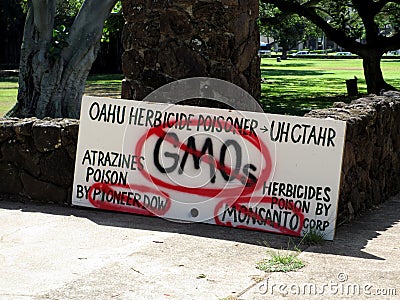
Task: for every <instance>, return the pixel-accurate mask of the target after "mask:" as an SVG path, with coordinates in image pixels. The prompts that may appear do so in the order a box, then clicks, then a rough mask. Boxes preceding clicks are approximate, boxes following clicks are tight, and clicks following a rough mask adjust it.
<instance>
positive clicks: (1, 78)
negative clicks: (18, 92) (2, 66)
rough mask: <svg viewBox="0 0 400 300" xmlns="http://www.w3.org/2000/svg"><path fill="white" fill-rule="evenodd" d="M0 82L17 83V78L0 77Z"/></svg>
mask: <svg viewBox="0 0 400 300" xmlns="http://www.w3.org/2000/svg"><path fill="white" fill-rule="evenodd" d="M0 82H13V83H18V77H14V76H13V77H0Z"/></svg>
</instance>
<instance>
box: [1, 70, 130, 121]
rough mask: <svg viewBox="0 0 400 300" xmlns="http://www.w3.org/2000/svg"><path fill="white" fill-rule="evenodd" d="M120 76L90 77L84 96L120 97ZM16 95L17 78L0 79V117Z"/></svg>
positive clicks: (14, 100) (121, 77) (11, 104)
mask: <svg viewBox="0 0 400 300" xmlns="http://www.w3.org/2000/svg"><path fill="white" fill-rule="evenodd" d="M123 78H124V76H123V75H121V74H106V75H91V76H89V78H88V80H87V82H86V89H85V94H86V95H91V96H99V97H111V98H120V97H121V81H122V79H123ZM17 93H18V78H17V77H4V78H0V117H1V116H4V114H5V113H6V112H8V111H9V110H10V109H11V108H12V106H13V105H14V104H15V102H16V99H17Z"/></svg>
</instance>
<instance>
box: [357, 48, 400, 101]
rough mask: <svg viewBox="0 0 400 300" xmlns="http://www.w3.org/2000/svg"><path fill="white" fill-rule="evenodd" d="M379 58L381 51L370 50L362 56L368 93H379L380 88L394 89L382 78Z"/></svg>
mask: <svg viewBox="0 0 400 300" xmlns="http://www.w3.org/2000/svg"><path fill="white" fill-rule="evenodd" d="M381 58H382V54H381V53H373V52H372V51H370V52H369V53H368V54H366V55H364V56H363V57H362V59H363V67H364V76H365V81H366V83H367V91H368V94H376V95H380V93H381V91H382V90H395V89H396V88H394V87H393V86H391V85H390V84H388V83H387V82H386V81H385V79H384V78H383V75H382V70H381Z"/></svg>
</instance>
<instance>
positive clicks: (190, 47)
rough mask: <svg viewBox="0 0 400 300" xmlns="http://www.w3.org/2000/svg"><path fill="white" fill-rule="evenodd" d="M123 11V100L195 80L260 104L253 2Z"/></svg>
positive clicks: (159, 4)
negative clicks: (238, 90) (226, 86)
mask: <svg viewBox="0 0 400 300" xmlns="http://www.w3.org/2000/svg"><path fill="white" fill-rule="evenodd" d="M122 7H123V11H124V16H125V19H126V24H125V27H124V31H123V37H122V40H123V44H124V48H125V53H124V55H123V57H122V66H123V73H124V75H125V80H124V81H123V84H122V98H125V99H136V100H142V99H143V98H144V97H146V96H147V95H148V94H149V93H151V92H152V91H153V90H155V89H157V88H158V87H160V86H163V85H165V84H167V83H170V82H172V81H174V80H178V79H183V78H189V77H197V76H201V77H215V78H218V79H223V80H226V81H229V82H232V83H234V84H236V85H238V86H240V87H242V88H243V89H245V90H246V91H248V92H249V93H250V94H251V95H252V96H253V97H254V98H255V99H258V98H259V96H260V89H261V86H260V59H259V57H258V55H257V51H258V45H259V33H258V27H257V24H256V22H257V17H258V1H256V0H241V1H237V0H215V1H214V0H213V1H210V0H205V1H188V0H180V1H144V0H123V1H122ZM204 105H205V104H204ZM204 105H203V106H204ZM207 105H213V106H215V105H216V104H215V102H214V103H207Z"/></svg>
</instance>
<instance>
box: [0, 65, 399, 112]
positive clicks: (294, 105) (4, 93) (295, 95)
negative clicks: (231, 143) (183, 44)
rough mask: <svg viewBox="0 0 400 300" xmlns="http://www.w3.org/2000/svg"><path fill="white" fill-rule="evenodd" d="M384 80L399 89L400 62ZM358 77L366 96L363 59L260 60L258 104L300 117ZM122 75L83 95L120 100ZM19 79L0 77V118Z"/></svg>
mask: <svg viewBox="0 0 400 300" xmlns="http://www.w3.org/2000/svg"><path fill="white" fill-rule="evenodd" d="M382 71H383V75H384V78H385V79H386V81H387V82H388V83H390V84H392V85H393V86H395V87H397V88H400V76H399V74H400V59H391V60H390V59H387V60H386V59H385V60H382ZM354 76H357V77H358V87H359V92H360V93H361V94H366V92H367V89H366V85H365V80H364V75H363V69H362V60H360V59H306V58H301V59H300V58H298V59H297V58H296V59H294V58H291V59H288V60H285V61H281V62H277V61H276V59H275V58H263V59H262V60H261V77H262V78H263V83H262V85H261V90H262V97H261V104H262V106H263V108H264V110H265V111H266V112H271V113H279V114H290V115H303V114H304V113H306V112H308V111H310V110H311V109H315V108H324V107H329V106H331V105H332V104H333V102H336V101H344V102H348V101H350V100H352V99H350V98H349V97H347V96H346V94H347V90H346V84H345V80H346V79H352V78H354ZM122 78H123V75H120V74H112V75H93V76H89V78H88V81H87V83H86V90H85V94H86V95H93V96H107V97H113V98H119V97H120V93H121V80H122ZM17 89H18V80H17V78H16V77H5V78H0V116H3V115H4V114H5V113H6V112H7V111H8V110H9V109H10V108H11V107H12V106H13V105H14V103H15V101H16V97H17Z"/></svg>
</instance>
